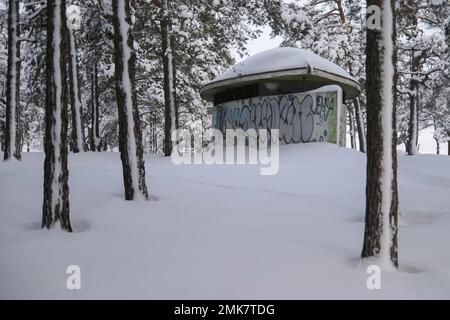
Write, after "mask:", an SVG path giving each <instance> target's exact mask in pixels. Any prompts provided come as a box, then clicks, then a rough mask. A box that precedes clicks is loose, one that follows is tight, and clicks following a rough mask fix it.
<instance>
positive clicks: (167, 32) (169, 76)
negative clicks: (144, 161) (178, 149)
mask: <svg viewBox="0 0 450 320" xmlns="http://www.w3.org/2000/svg"><path fill="white" fill-rule="evenodd" d="M168 2H169V0H162V1H161V10H162V19H161V39H162V53H163V69H164V102H165V109H164V119H165V121H164V155H165V156H170V155H171V154H172V140H171V134H172V132H173V131H175V130H176V129H177V127H178V124H177V122H178V117H177V108H176V91H175V78H176V75H175V67H174V61H173V60H174V59H173V52H172V45H171V34H172V31H171V29H172V27H171V21H170V14H169V3H168Z"/></svg>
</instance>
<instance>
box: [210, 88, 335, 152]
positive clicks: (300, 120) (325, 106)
mask: <svg viewBox="0 0 450 320" xmlns="http://www.w3.org/2000/svg"><path fill="white" fill-rule="evenodd" d="M337 97H338V93H337V91H322V92H321V91H311V92H304V93H298V94H288V95H278V96H266V97H255V98H250V99H245V100H238V101H231V102H227V103H223V104H220V105H217V106H215V107H214V112H213V123H212V125H213V128H215V129H219V130H221V131H222V132H225V130H226V129H237V128H241V129H243V130H247V129H256V130H258V129H279V130H280V141H281V142H284V143H286V144H290V143H300V142H322V141H324V142H332V143H336V142H337V113H338V110H337V99H338V98H337Z"/></svg>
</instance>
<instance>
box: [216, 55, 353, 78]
mask: <svg viewBox="0 0 450 320" xmlns="http://www.w3.org/2000/svg"><path fill="white" fill-rule="evenodd" d="M308 66H309V67H310V68H312V69H318V70H321V71H324V72H328V73H332V74H335V75H339V76H341V77H344V78H347V79H351V80H353V81H356V80H355V79H354V78H353V77H352V76H351V75H350V74H348V72H347V71H345V70H344V69H342V68H341V67H340V66H338V65H336V64H334V63H333V62H331V61H328V60H326V59H324V58H322V57H320V56H318V55H316V54H315V53H313V52H312V51H311V50H306V49H298V48H289V47H279V48H273V49H269V50H266V51H263V52H261V53H257V54H255V55H253V56H251V57H249V58H247V59H245V60H244V61H241V62H239V63H238V64H236V65H234V66H233V67H231V68H230V69H229V70H228V71H226V72H225V73H223V74H222V75H220V76H219V77H217V78H215V79H214V80H213V81H212V82H217V81H222V80H228V79H234V78H238V77H242V76H248V75H253V74H258V73H269V72H274V71H280V70H290V69H302V68H308Z"/></svg>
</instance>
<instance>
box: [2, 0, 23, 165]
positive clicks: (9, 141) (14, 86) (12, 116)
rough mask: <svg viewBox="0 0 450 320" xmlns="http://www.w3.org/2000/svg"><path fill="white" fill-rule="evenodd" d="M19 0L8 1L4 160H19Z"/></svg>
mask: <svg viewBox="0 0 450 320" xmlns="http://www.w3.org/2000/svg"><path fill="white" fill-rule="evenodd" d="M19 37H20V20H19V0H9V7H8V70H7V75H6V124H5V152H4V154H3V156H4V160H10V159H11V158H12V157H14V158H16V159H17V160H20V159H21V139H20V137H21V134H20V41H19Z"/></svg>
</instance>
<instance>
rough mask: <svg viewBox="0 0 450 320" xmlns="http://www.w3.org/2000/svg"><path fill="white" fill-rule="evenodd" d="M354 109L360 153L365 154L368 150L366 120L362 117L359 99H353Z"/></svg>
mask: <svg viewBox="0 0 450 320" xmlns="http://www.w3.org/2000/svg"><path fill="white" fill-rule="evenodd" d="M353 107H354V109H355V118H356V128H357V130H358V140H359V151H361V152H364V153H365V152H366V150H367V142H366V130H365V128H364V119H363V116H362V111H361V105H360V103H359V98H355V99H353Z"/></svg>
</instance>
